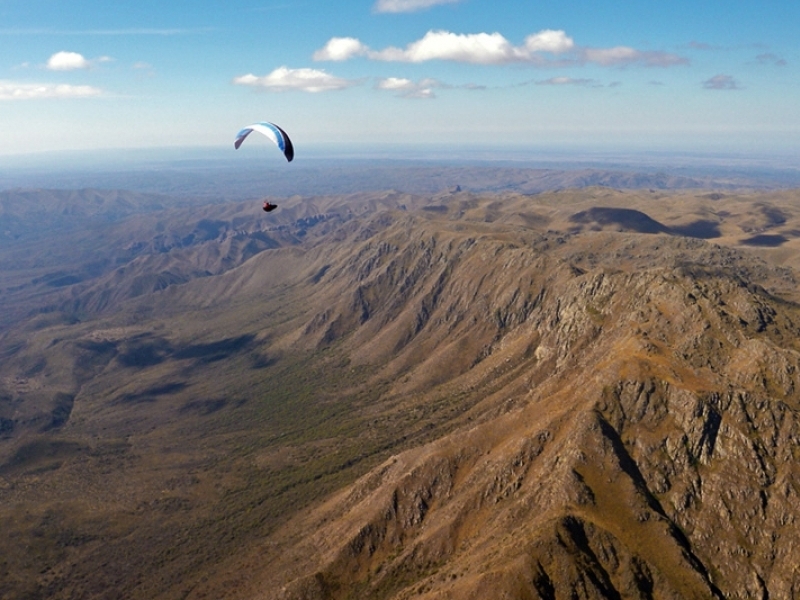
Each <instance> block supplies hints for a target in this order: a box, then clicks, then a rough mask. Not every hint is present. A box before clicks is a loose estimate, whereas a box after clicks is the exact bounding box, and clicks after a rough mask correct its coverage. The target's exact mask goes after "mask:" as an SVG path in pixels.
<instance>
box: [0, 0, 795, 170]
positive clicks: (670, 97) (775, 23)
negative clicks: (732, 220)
mask: <svg viewBox="0 0 800 600" xmlns="http://www.w3.org/2000/svg"><path fill="white" fill-rule="evenodd" d="M798 25H800V2H797V0H691V1H690V0H672V1H671V2H664V1H655V0H614V1H613V2H612V1H610V0H558V1H557V2H556V1H545V0H502V1H498V0H493V1H490V0H339V1H338V2H333V1H331V0H319V1H317V0H296V1H292V2H289V1H287V0H263V1H259V0H225V2H222V1H220V0H216V1H214V0H192V1H191V2H190V1H188V0H169V2H165V1H164V0H136V1H135V2H132V1H128V0H119V1H117V2H108V1H103V2H100V1H95V0H78V1H77V2H66V1H64V0H0V156H11V155H27V154H30V153H42V152H63V151H84V150H95V151H105V150H111V149H120V148H122V149H125V148H184V147H198V148H199V147H207V148H214V147H219V148H226V149H227V148H228V147H231V148H232V142H233V138H234V136H235V134H236V132H237V131H238V130H239V129H240V128H241V127H242V126H244V125H247V124H249V123H252V122H255V121H273V122H275V123H277V124H279V125H280V126H281V127H283V128H284V129H285V130H286V131H288V132H289V133H290V136H291V137H292V139H293V141H294V145H295V148H296V150H297V151H298V152H297V156H298V158H302V154H303V149H304V148H312V147H313V148H334V149H335V148H337V147H339V146H352V147H363V148H370V147H376V146H380V147H383V146H392V145H397V146H406V147H407V146H411V147H414V146H417V145H418V146H420V147H424V146H430V147H439V146H441V147H450V148H454V149H458V148H472V147H476V148H481V147H486V148H492V147H500V148H503V147H504V148H525V147H534V148H539V149H547V148H569V147H587V148H596V149H603V148H608V149H611V148H629V149H633V150H643V151H658V150H683V151H690V150H693V149H708V150H709V151H715V150H718V151H726V152H741V153H748V152H761V153H769V152H778V153H782V152H790V153H791V152H795V151H797V150H798V148H799V147H800V41H798V40H799V39H800V38H798V36H797V27H798ZM243 148H244V146H243Z"/></svg>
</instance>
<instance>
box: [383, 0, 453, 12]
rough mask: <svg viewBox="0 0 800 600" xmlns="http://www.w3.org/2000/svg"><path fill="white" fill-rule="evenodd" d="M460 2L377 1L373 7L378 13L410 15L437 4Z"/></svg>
mask: <svg viewBox="0 0 800 600" xmlns="http://www.w3.org/2000/svg"><path fill="white" fill-rule="evenodd" d="M458 2H461V0H378V1H377V2H376V3H375V6H374V7H373V10H374V11H375V12H379V13H410V12H417V11H419V10H425V9H427V8H430V7H431V6H437V5H439V4H457V3H458Z"/></svg>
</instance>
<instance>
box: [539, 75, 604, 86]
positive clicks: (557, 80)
mask: <svg viewBox="0 0 800 600" xmlns="http://www.w3.org/2000/svg"><path fill="white" fill-rule="evenodd" d="M536 85H579V86H583V85H585V86H593V87H598V86H599V84H598V83H597V81H595V80H594V79H575V78H573V77H551V78H550V79H545V80H543V81H537V82H536Z"/></svg>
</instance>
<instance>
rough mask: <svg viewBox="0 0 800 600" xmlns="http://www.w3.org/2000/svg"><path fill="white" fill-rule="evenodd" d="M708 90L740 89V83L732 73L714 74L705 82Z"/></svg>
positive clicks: (704, 84)
mask: <svg viewBox="0 0 800 600" xmlns="http://www.w3.org/2000/svg"><path fill="white" fill-rule="evenodd" d="M703 87H704V88H706V89H707V90H739V89H741V87H739V83H738V82H737V81H736V80H735V79H734V78H733V77H731V76H730V75H714V77H712V78H711V79H706V80H705V81H704V82H703Z"/></svg>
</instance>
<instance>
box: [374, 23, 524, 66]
mask: <svg viewBox="0 0 800 600" xmlns="http://www.w3.org/2000/svg"><path fill="white" fill-rule="evenodd" d="M369 56H370V58H374V59H376V60H385V61H397V62H413V63H419V62H425V61H428V60H452V61H456V62H467V63H477V64H499V63H507V62H512V61H515V60H522V59H523V58H524V56H523V55H522V54H520V53H519V51H518V50H517V49H515V48H514V46H512V45H511V43H510V42H509V41H508V40H507V39H506V38H504V37H503V36H502V35H500V34H499V33H471V34H458V33H450V32H449V31H429V32H428V33H426V34H425V36H424V37H423V38H422V39H421V40H418V41H416V42H412V43H411V44H409V45H408V46H406V48H405V49H404V50H403V49H400V48H395V47H389V48H386V49H385V50H381V51H379V52H370V53H369Z"/></svg>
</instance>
